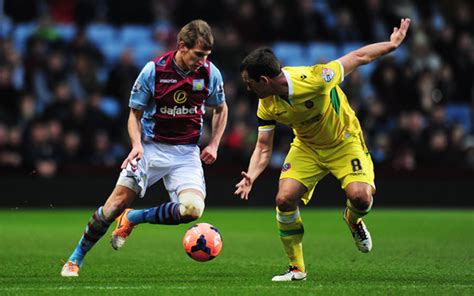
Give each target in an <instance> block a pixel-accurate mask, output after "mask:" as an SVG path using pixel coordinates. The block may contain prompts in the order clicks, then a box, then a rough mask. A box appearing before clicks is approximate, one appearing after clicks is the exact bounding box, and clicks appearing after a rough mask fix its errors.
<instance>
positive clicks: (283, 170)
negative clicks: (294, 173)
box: [281, 162, 291, 172]
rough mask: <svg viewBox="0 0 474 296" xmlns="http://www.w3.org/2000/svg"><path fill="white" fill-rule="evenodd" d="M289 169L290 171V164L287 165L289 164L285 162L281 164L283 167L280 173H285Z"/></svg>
mask: <svg viewBox="0 0 474 296" xmlns="http://www.w3.org/2000/svg"><path fill="white" fill-rule="evenodd" d="M289 169H291V163H289V162H285V163H284V164H283V166H282V167H281V171H282V172H286V171H288V170H289Z"/></svg>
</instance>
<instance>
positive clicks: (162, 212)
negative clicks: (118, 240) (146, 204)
mask: <svg viewBox="0 0 474 296" xmlns="http://www.w3.org/2000/svg"><path fill="white" fill-rule="evenodd" d="M179 206H180V204H179V203H176V202H167V203H163V204H161V205H159V206H157V207H155V208H149V209H143V210H131V211H130V212H128V220H130V223H132V224H133V225H137V224H140V223H151V224H168V225H176V224H179V223H181V222H182V221H181V214H180V212H179Z"/></svg>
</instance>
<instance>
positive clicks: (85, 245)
mask: <svg viewBox="0 0 474 296" xmlns="http://www.w3.org/2000/svg"><path fill="white" fill-rule="evenodd" d="M110 224H111V223H109V222H107V221H105V219H104V217H103V214H102V207H100V208H99V209H97V211H95V212H94V214H93V215H92V218H91V219H90V220H89V223H88V224H87V226H86V229H85V230H84V234H83V235H82V237H81V239H80V240H79V243H78V244H77V246H76V248H75V249H74V251H73V252H72V254H71V256H70V257H69V259H68V261H73V262H76V264H78V265H79V266H81V265H82V260H83V259H84V256H85V255H86V254H87V252H89V251H90V249H91V248H92V247H93V246H94V245H95V243H96V242H97V241H98V240H99V239H100V238H101V237H102V236H103V235H104V234H105V233H106V232H107V230H108V229H109V226H110Z"/></svg>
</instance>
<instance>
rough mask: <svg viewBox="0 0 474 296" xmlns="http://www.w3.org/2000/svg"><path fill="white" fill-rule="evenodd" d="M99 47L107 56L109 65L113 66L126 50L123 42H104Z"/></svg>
mask: <svg viewBox="0 0 474 296" xmlns="http://www.w3.org/2000/svg"><path fill="white" fill-rule="evenodd" d="M99 49H100V50H101V52H102V54H103V55H104V56H105V61H106V64H107V66H112V65H113V64H114V63H115V62H117V60H118V58H119V57H120V55H121V54H122V52H123V51H124V50H125V46H124V45H123V44H122V43H121V42H103V43H102V44H100V46H99Z"/></svg>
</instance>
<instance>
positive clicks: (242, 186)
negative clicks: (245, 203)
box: [234, 172, 253, 200]
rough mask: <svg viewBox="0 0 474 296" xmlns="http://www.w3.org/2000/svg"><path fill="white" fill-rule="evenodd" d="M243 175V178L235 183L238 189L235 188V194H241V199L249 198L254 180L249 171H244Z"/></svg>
mask: <svg viewBox="0 0 474 296" xmlns="http://www.w3.org/2000/svg"><path fill="white" fill-rule="evenodd" d="M241 175H242V177H243V178H242V180H241V181H240V182H239V183H237V185H235V187H236V188H237V190H235V192H234V194H235V195H240V199H244V200H248V199H249V193H250V190H252V183H253V180H252V178H250V176H249V174H247V172H242V173H241Z"/></svg>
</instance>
